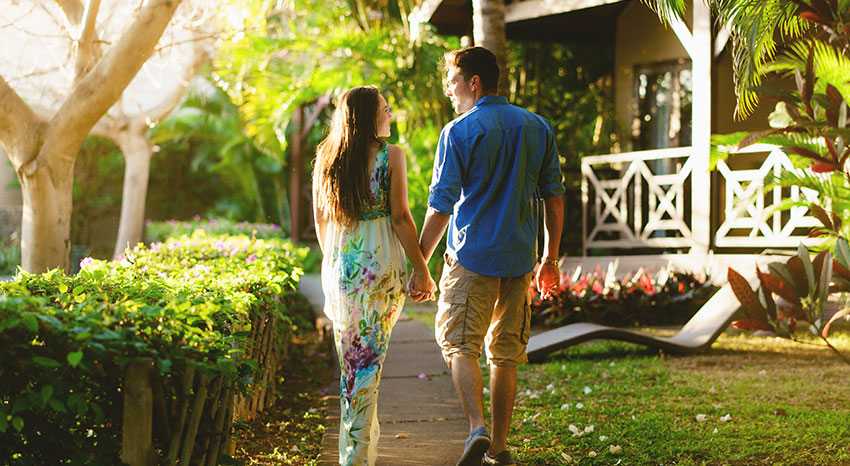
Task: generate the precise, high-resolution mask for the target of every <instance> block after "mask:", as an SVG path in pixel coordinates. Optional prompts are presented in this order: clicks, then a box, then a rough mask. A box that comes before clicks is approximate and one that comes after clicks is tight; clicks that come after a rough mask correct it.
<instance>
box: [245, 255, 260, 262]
mask: <svg viewBox="0 0 850 466" xmlns="http://www.w3.org/2000/svg"><path fill="white" fill-rule="evenodd" d="M255 260H257V256H256V255H254V254H251V255H250V256H248V258H247V259H245V263H246V264H250V263H251V262H254V261H255Z"/></svg>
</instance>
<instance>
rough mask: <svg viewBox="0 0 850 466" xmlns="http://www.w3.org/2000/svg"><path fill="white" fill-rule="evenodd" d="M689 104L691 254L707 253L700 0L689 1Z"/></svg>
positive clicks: (703, 8) (706, 106) (707, 123)
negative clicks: (690, 104)
mask: <svg viewBox="0 0 850 466" xmlns="http://www.w3.org/2000/svg"><path fill="white" fill-rule="evenodd" d="M693 7H694V8H693V12H694V17H693V40H692V42H691V49H690V50H689V52H691V53H692V55H691V63H692V66H693V96H692V98H693V106H692V111H693V114H692V117H691V122H692V123H691V124H692V125H693V126H692V132H691V145H692V146H693V153H692V154H691V157H693V159H694V160H693V161H694V165H693V167H694V168H693V172H692V173H691V186H692V191H691V192H692V195H691V199H692V201H691V215H692V217H691V218H692V220H691V231H692V232H693V239H694V241H693V246H692V247H691V255H693V256H694V257H695V258H698V257H707V256H708V247H709V244H710V242H711V225H710V221H711V217H710V209H711V196H710V194H709V193H710V192H711V176H710V173H709V171H708V166H709V157H710V152H711V61H712V54H711V45H712V44H711V42H712V39H711V12H710V11H709V9H708V5H706V4H705V3H704V2H703V0H694V1H693Z"/></svg>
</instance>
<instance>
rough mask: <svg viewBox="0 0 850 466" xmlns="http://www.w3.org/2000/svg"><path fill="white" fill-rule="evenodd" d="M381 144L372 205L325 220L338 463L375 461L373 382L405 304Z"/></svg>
mask: <svg viewBox="0 0 850 466" xmlns="http://www.w3.org/2000/svg"><path fill="white" fill-rule="evenodd" d="M387 163H388V157H387V146H386V145H385V146H384V147H383V149H381V150H379V151H378V154H377V160H376V161H375V167H374V169H373V170H372V173H371V175H370V178H369V180H370V183H369V184H370V191H371V195H372V204H371V205H370V206H368V208H366V209H363V210H364V212H363V213H362V214H361V219H360V221H359V222H358V224H357V225H356V226H354V227H350V228H345V227H341V226H339V225H336V224H334V223H333V222H331V223H330V224H329V225H328V228H327V232H326V235H325V244H324V245H323V246H324V247H323V250H324V251H325V256H324V259H323V261H322V290H323V291H324V294H325V314H326V315H327V316H328V318H329V319H331V320H332V321H333V326H334V340H335V342H336V350H337V354H338V355H339V359H340V360H339V363H340V372H341V380H340V426H339V464H341V465H346V466H348V465H352V466H354V465H357V466H361V465H367V464H368V465H370V466H371V465H374V464H375V460H376V459H377V455H378V437H379V436H380V427H379V425H378V410H377V402H378V387H379V385H380V382H381V369H382V367H383V362H384V359H385V358H386V354H387V348H388V346H389V343H390V332H391V331H392V328H393V325H395V322H396V320H397V319H398V315H399V313H400V312H401V309H402V306H403V305H404V297H405V289H404V284H405V282H406V280H405V270H406V269H405V262H404V250H403V249H402V247H401V243H400V242H399V240H398V238H397V237H396V234H395V232H394V231H393V229H392V225H391V224H390V217H389V214H390V207H389V206H390V204H389V203H390V199H389V176H388V167H387Z"/></svg>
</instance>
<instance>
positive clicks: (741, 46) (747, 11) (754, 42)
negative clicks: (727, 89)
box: [709, 0, 809, 118]
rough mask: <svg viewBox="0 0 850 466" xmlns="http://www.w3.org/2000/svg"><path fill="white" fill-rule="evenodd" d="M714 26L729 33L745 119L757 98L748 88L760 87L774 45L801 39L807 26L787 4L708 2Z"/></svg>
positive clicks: (739, 109)
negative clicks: (712, 14)
mask: <svg viewBox="0 0 850 466" xmlns="http://www.w3.org/2000/svg"><path fill="white" fill-rule="evenodd" d="M709 5H710V7H711V9H712V11H713V12H714V13H715V15H716V16H717V22H718V23H719V24H720V25H725V26H726V27H727V28H728V29H729V31H730V32H731V38H732V60H733V68H734V76H735V93H736V95H737V97H738V105H737V107H736V110H735V113H736V115H737V116H738V117H739V118H743V117H746V116H748V115H749V114H751V113H752V112H753V110H754V109H755V107H756V105H757V104H758V96H757V95H756V94H755V93H754V92H752V90H750V89H749V88H751V87H753V86H757V85H759V84H761V81H762V77H763V76H764V67H765V65H766V64H768V63H770V62H772V61H773V59H774V57H775V55H776V50H777V45H778V43H781V42H786V41H788V40H789V39H794V38H798V37H801V36H802V35H803V34H804V33H805V32H806V31H807V30H808V27H809V26H808V23H807V22H806V21H804V20H801V19H800V18H799V17H798V16H797V15H796V14H795V12H796V11H797V5H796V4H795V3H794V2H792V1H790V0H779V1H770V2H766V1H764V0H714V1H709Z"/></svg>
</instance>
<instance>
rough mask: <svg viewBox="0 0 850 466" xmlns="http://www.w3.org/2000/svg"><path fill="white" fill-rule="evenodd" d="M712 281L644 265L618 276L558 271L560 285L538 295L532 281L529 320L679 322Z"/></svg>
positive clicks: (541, 322) (708, 290) (709, 291)
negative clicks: (649, 270) (651, 269)
mask: <svg viewBox="0 0 850 466" xmlns="http://www.w3.org/2000/svg"><path fill="white" fill-rule="evenodd" d="M715 291H717V287H716V286H714V285H712V284H711V282H710V281H708V280H706V279H705V277H704V276H698V275H695V274H690V273H682V272H676V271H672V270H670V269H662V270H661V271H659V273H658V274H657V275H656V276H655V277H653V276H651V275H650V274H649V273H647V272H646V271H645V270H643V269H640V270H638V271H637V272H636V273H635V274H634V275H633V276H627V277H625V278H624V279H623V280H617V279H616V277H615V270H609V271H608V272H607V273H604V274H603V273H601V272H600V270H599V268H597V269H596V271H595V272H594V273H582V272H581V267H579V268H577V269H576V270H575V272H574V273H573V275H572V276H567V275H566V274H563V275H562V276H561V285H560V287H559V288H558V289H557V290H556V291H555V292H554V293H553V294H552V296H550V297H549V298H547V299H545V300H542V299H540V297H539V295H538V294H537V290H536V288H535V286H534V283H532V285H531V294H532V306H531V307H532V323H533V324H535V325H538V326H544V327H557V326H561V325H566V324H571V323H574V322H593V323H597V324H605V325H613V326H621V327H624V326H644V325H650V326H652V325H681V324H684V323H685V322H687V321H688V320H689V319H690V318H691V317H693V315H694V314H695V313H696V312H697V311H698V310H699V308H700V307H701V306H702V305H703V304H705V302H706V301H708V299H709V298H710V297H711V295H712V294H714V292H715Z"/></svg>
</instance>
